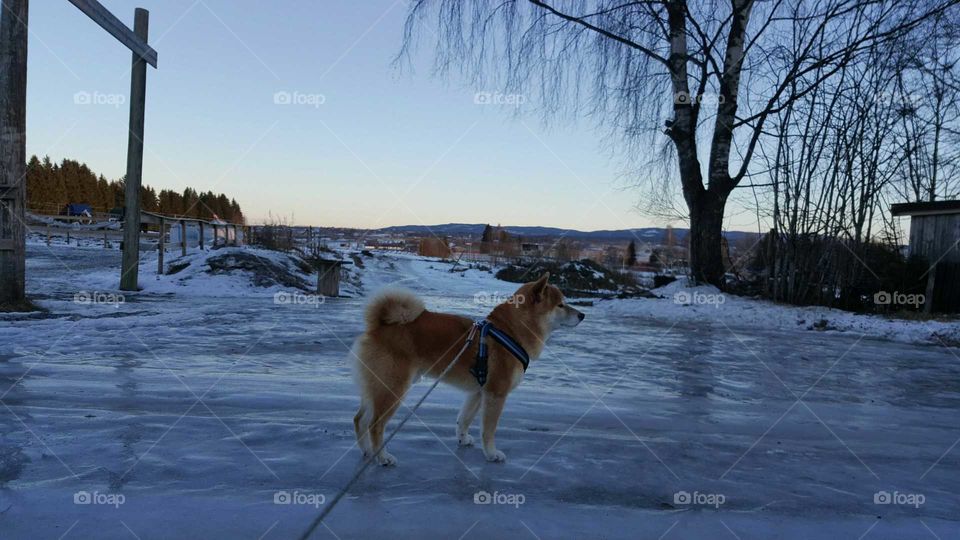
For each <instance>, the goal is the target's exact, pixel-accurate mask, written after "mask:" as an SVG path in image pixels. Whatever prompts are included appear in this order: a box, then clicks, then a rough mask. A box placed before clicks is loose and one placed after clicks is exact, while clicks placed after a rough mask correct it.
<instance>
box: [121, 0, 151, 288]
mask: <svg viewBox="0 0 960 540" xmlns="http://www.w3.org/2000/svg"><path fill="white" fill-rule="evenodd" d="M149 22H150V12H148V11H147V10H145V9H143V8H137V9H136V11H134V18H133V32H134V34H136V35H137V37H139V38H140V39H142V40H143V41H144V43H146V41H147V30H148V27H149ZM146 93H147V61H146V60H145V59H144V58H143V57H142V56H140V55H139V54H138V53H133V68H132V70H131V75H130V135H129V137H128V138H127V177H126V190H125V191H126V193H125V197H124V219H123V240H124V242H123V264H122V268H121V273H120V289H121V290H124V291H135V290H137V270H138V267H139V264H140V184H141V180H142V177H143V124H144V112H145V108H146V99H147V94H146Z"/></svg>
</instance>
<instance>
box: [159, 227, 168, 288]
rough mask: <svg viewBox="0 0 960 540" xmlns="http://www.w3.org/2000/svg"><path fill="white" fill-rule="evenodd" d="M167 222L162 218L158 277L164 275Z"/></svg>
mask: <svg viewBox="0 0 960 540" xmlns="http://www.w3.org/2000/svg"><path fill="white" fill-rule="evenodd" d="M166 242H167V220H165V219H163V218H160V241H159V242H158V243H157V275H158V276H162V275H163V252H164V251H166Z"/></svg>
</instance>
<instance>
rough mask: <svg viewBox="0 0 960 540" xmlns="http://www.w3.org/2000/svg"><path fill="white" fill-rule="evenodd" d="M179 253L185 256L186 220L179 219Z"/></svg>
mask: <svg viewBox="0 0 960 540" xmlns="http://www.w3.org/2000/svg"><path fill="white" fill-rule="evenodd" d="M180 255H181V256H183V257H186V256H187V222H186V220H183V219H181V220H180Z"/></svg>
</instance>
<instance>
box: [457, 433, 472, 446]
mask: <svg viewBox="0 0 960 540" xmlns="http://www.w3.org/2000/svg"><path fill="white" fill-rule="evenodd" d="M457 444H459V445H460V446H473V436H471V435H470V434H469V433H464V434H463V435H460V436H459V437H457Z"/></svg>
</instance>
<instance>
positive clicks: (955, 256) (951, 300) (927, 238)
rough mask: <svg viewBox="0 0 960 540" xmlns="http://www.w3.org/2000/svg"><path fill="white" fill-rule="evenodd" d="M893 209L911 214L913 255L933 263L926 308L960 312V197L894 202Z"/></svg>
mask: <svg viewBox="0 0 960 540" xmlns="http://www.w3.org/2000/svg"><path fill="white" fill-rule="evenodd" d="M890 212H891V214H893V215H894V216H910V255H916V256H920V257H922V258H924V259H925V260H926V261H927V264H929V265H930V269H929V270H928V271H927V273H926V279H927V289H926V302H925V305H924V308H925V311H927V312H930V311H940V312H954V313H955V312H958V311H960V279H957V277H958V276H960V200H957V201H931V202H914V203H901V204H894V205H893V206H891V207H890ZM921 278H922V276H921Z"/></svg>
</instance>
